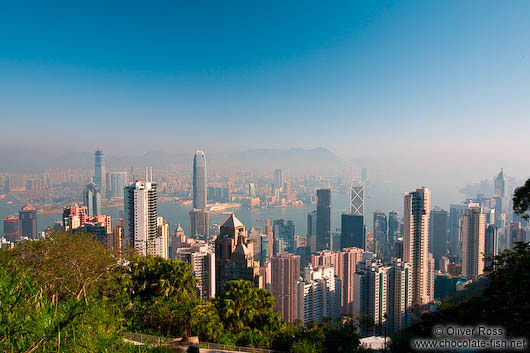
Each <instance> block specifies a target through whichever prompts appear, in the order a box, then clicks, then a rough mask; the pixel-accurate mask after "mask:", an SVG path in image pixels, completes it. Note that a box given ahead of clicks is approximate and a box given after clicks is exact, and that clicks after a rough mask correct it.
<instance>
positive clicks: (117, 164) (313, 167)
mask: <svg viewBox="0 0 530 353" xmlns="http://www.w3.org/2000/svg"><path fill="white" fill-rule="evenodd" d="M205 153H206V160H207V163H208V167H209V168H212V169H226V168H230V169H232V168H245V169H253V170H256V171H266V170H273V169H278V168H281V169H286V170H288V171H290V172H292V173H308V172H315V173H318V172H325V173H328V172H330V171H331V170H336V169H337V168H340V167H342V166H343V165H344V162H343V161H342V160H341V159H340V158H339V157H338V156H337V155H335V154H334V153H333V152H331V151H329V150H328V149H326V148H323V147H318V148H313V149H303V148H291V149H251V150H246V151H232V152H227V153H218V152H209V151H205ZM192 163H193V153H190V154H182V153H175V154H173V153H168V152H162V151H152V152H147V153H145V154H143V155H140V156H134V157H129V156H127V157H115V156H112V155H106V156H105V164H106V166H107V169H109V170H115V169H128V168H130V167H134V168H135V169H136V168H144V167H145V166H148V165H149V166H152V167H153V168H155V169H163V170H182V171H185V170H191V168H192ZM93 166H94V154H93V153H90V152H69V153H65V154H62V155H59V156H57V155H56V156H50V155H49V154H48V153H46V152H42V151H38V150H30V149H11V150H5V151H3V152H2V153H1V154H0V172H8V173H32V172H41V171H44V170H46V169H62V170H64V169H68V168H71V169H82V170H87V169H92V168H93Z"/></svg>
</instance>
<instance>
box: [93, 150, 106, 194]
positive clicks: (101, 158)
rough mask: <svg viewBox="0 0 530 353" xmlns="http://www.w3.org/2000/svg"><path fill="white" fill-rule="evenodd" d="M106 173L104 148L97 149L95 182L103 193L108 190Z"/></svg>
mask: <svg viewBox="0 0 530 353" xmlns="http://www.w3.org/2000/svg"><path fill="white" fill-rule="evenodd" d="M105 174H106V173H105V155H104V154H103V151H102V150H97V151H96V153H95V168H94V183H95V184H96V187H97V190H98V191H99V192H100V193H102V194H103V195H104V194H105V192H106V188H105Z"/></svg>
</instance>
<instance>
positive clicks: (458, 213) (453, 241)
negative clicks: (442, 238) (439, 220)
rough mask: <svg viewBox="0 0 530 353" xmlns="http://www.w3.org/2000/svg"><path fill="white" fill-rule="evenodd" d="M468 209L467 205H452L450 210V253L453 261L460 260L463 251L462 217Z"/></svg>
mask: <svg viewBox="0 0 530 353" xmlns="http://www.w3.org/2000/svg"><path fill="white" fill-rule="evenodd" d="M465 210H467V205H464V204H459V205H451V208H450V210H449V239H448V242H449V254H450V255H451V258H452V259H453V261H456V262H459V259H460V256H461V255H462V252H461V243H462V240H461V239H460V219H461V218H462V215H463V214H464V211H465Z"/></svg>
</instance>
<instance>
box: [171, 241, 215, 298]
mask: <svg viewBox="0 0 530 353" xmlns="http://www.w3.org/2000/svg"><path fill="white" fill-rule="evenodd" d="M176 258H177V259H179V260H182V261H184V262H187V263H189V264H191V271H192V273H193V276H194V277H195V279H196V280H197V289H198V291H199V297H200V298H201V299H202V300H209V299H211V298H215V253H214V252H212V251H211V250H210V249H209V248H208V246H207V245H196V246H193V247H191V248H179V249H177V251H176Z"/></svg>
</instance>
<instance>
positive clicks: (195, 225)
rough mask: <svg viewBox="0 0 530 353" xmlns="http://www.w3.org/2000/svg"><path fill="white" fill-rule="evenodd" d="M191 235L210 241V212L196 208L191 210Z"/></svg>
mask: <svg viewBox="0 0 530 353" xmlns="http://www.w3.org/2000/svg"><path fill="white" fill-rule="evenodd" d="M189 215H190V235H191V236H192V237H204V239H208V235H209V228H210V212H209V211H206V210H199V209H196V208H194V209H193V210H190V212H189Z"/></svg>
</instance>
